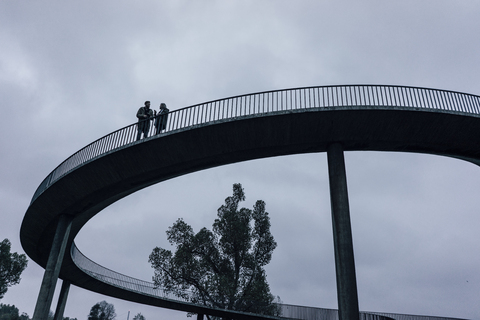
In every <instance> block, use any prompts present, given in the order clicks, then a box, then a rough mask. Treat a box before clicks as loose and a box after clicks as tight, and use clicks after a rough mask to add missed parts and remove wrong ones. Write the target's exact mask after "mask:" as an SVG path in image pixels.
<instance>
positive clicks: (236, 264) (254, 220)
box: [149, 183, 280, 315]
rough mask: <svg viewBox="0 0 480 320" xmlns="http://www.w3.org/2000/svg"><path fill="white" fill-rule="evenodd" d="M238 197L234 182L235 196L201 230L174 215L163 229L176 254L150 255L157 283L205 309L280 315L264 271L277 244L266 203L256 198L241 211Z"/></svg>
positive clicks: (238, 186) (240, 190)
mask: <svg viewBox="0 0 480 320" xmlns="http://www.w3.org/2000/svg"><path fill="white" fill-rule="evenodd" d="M241 201H245V193H244V191H243V188H242V185H241V184H239V183H238V184H234V185H233V196H231V197H228V198H226V199H225V204H224V205H222V206H221V207H220V208H219V209H218V212H217V216H218V217H217V219H215V221H214V223H213V226H212V227H213V228H212V230H213V231H210V230H208V229H206V228H202V229H201V230H200V231H199V232H198V233H197V234H194V232H193V229H192V227H191V226H190V225H188V224H187V223H185V222H184V221H183V220H182V219H178V220H177V221H176V222H175V223H174V224H173V226H172V227H170V228H169V229H168V230H167V239H168V241H169V242H170V244H171V245H174V246H175V247H176V252H175V253H172V252H171V251H170V250H166V249H162V248H159V247H156V248H154V249H153V251H152V253H151V254H150V257H149V262H150V263H151V265H152V268H153V269H154V276H153V281H154V283H155V286H157V287H162V288H163V289H164V290H165V291H166V292H171V293H173V294H174V295H176V296H177V297H180V298H183V299H187V300H188V301H190V302H192V303H198V304H203V305H206V306H209V307H215V308H220V309H229V310H237V311H244V312H252V313H259V314H264V315H279V313H280V312H279V308H278V306H277V305H276V304H275V303H274V299H275V298H274V296H273V295H272V294H271V293H270V287H269V285H268V283H267V279H266V274H265V270H264V266H265V265H267V264H268V263H269V262H270V260H271V258H272V253H273V250H274V249H275V247H276V246H277V243H276V242H275V240H274V238H273V236H272V234H271V233H270V218H269V217H268V213H267V212H266V211H265V202H264V201H262V200H258V201H257V202H256V203H255V205H254V207H253V211H252V210H250V209H246V208H241V209H239V208H238V207H239V203H240V202H241Z"/></svg>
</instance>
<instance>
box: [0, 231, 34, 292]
mask: <svg viewBox="0 0 480 320" xmlns="http://www.w3.org/2000/svg"><path fill="white" fill-rule="evenodd" d="M10 248H11V243H10V240H8V239H4V240H3V241H2V242H0V299H2V298H3V296H4V295H5V293H6V292H7V290H8V287H11V286H13V285H15V284H18V283H20V275H21V274H22V272H23V270H25V268H26V267H27V257H26V256H25V254H18V253H16V252H14V253H10Z"/></svg>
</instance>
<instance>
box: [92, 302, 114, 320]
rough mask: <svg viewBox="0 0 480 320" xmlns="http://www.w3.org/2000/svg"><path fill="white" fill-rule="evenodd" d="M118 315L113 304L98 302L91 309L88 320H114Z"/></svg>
mask: <svg viewBox="0 0 480 320" xmlns="http://www.w3.org/2000/svg"><path fill="white" fill-rule="evenodd" d="M116 316H117V314H116V313H115V307H114V306H113V304H111V303H107V302H106V301H105V300H104V301H101V302H97V303H96V304H95V305H94V306H93V307H92V308H91V309H90V314H89V315H88V320H113V319H115V317H116Z"/></svg>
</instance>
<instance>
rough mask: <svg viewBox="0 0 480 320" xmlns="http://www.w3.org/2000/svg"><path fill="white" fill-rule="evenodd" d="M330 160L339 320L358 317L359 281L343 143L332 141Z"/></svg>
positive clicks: (329, 151) (329, 171)
mask: <svg viewBox="0 0 480 320" xmlns="http://www.w3.org/2000/svg"><path fill="white" fill-rule="evenodd" d="M327 159H328V173H329V181H330V201H331V207H332V224H333V244H334V250H335V270H336V278H337V299H338V316H339V320H354V319H358V318H359V308H358V294H357V280H356V276H355V260H354V256H353V239H352V227H351V223H350V209H349V205H348V192H347V176H346V171H345V159H344V155H343V147H342V145H341V144H340V143H333V144H331V145H329V146H328V147H327Z"/></svg>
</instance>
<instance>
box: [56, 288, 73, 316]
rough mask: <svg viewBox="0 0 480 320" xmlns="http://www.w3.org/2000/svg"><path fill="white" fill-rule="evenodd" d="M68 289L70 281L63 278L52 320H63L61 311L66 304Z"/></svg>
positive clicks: (63, 310) (62, 311)
mask: <svg viewBox="0 0 480 320" xmlns="http://www.w3.org/2000/svg"><path fill="white" fill-rule="evenodd" d="M69 290H70V281H67V280H63V282H62V289H61V290H60V295H59V297H58V303H57V309H55V316H54V317H53V320H63V313H64V312H65V306H66V305H67V297H68V291H69Z"/></svg>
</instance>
